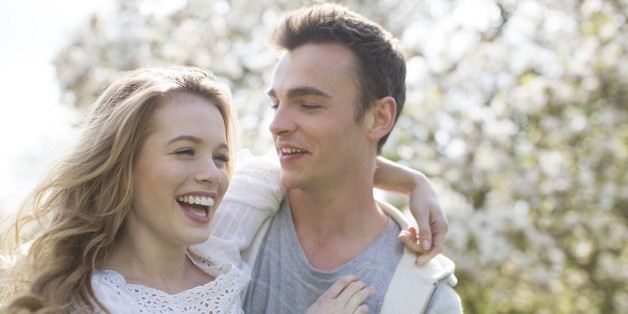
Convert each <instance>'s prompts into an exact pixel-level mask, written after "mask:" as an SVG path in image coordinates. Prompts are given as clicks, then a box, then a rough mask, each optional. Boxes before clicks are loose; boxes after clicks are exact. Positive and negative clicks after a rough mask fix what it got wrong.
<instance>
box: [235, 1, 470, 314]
mask: <svg viewBox="0 0 628 314" xmlns="http://www.w3.org/2000/svg"><path fill="white" fill-rule="evenodd" d="M275 35H276V36H275V42H276V44H277V45H278V46H280V47H281V48H283V49H285V50H286V52H285V54H284V56H283V58H282V59H281V61H280V62H279V64H278V65H277V67H276V70H275V74H274V79H273V83H272V87H271V89H270V91H269V93H268V94H269V96H270V98H271V99H272V101H273V103H274V106H273V108H274V109H275V117H274V120H273V121H272V123H271V125H270V131H271V132H272V134H273V137H274V140H275V145H276V149H277V153H278V154H279V157H280V161H281V183H282V185H283V186H284V187H285V188H286V189H287V195H286V197H285V199H284V201H283V203H282V206H281V208H280V209H279V211H278V212H277V213H276V214H275V215H274V216H273V217H272V218H271V219H270V220H269V221H268V222H267V223H266V224H265V225H264V226H263V227H262V228H261V229H260V231H259V232H258V234H257V236H256V239H255V241H254V243H253V245H252V246H251V248H250V250H249V252H247V253H246V254H247V255H248V257H247V258H248V261H249V265H251V267H252V269H253V276H252V277H253V278H252V282H251V283H250V285H249V288H248V291H247V296H246V301H245V307H244V308H245V312H246V313H304V312H305V309H307V308H308V307H309V306H310V305H311V304H312V303H314V301H316V299H317V298H318V297H319V296H320V295H321V294H322V293H323V292H324V291H325V290H327V289H328V288H329V287H330V286H331V284H332V283H333V282H334V281H335V280H336V279H338V278H339V277H341V276H343V275H347V274H354V275H356V276H357V277H358V278H360V279H361V280H362V281H364V282H366V283H368V284H370V285H371V286H372V287H374V290H375V292H374V293H373V294H372V295H371V296H370V297H369V298H368V300H367V305H368V307H369V312H373V313H379V312H382V313H410V312H414V313H420V312H426V313H459V312H461V311H462V309H461V305H460V299H459V297H458V296H457V294H456V293H455V291H454V290H453V289H452V288H451V287H450V286H449V284H455V277H453V263H452V262H451V261H450V260H449V259H447V258H446V257H444V256H442V255H439V256H436V257H435V258H434V259H432V260H431V261H430V262H429V263H428V264H427V265H426V266H424V267H415V266H414V260H413V258H411V257H409V256H410V255H411V256H412V257H413V256H414V254H410V253H409V252H407V251H404V248H403V245H402V243H401V242H400V241H399V240H398V238H397V235H398V234H399V232H400V230H402V229H403V228H405V227H406V226H407V224H408V222H407V221H406V220H405V219H406V218H405V217H403V216H401V215H399V214H398V213H397V211H396V210H395V209H391V208H389V207H388V206H389V205H386V204H379V203H378V202H376V201H375V200H374V198H373V192H372V190H373V173H374V171H375V166H376V158H377V155H378V153H379V151H380V149H381V147H382V145H383V144H384V142H385V141H386V139H387V137H388V134H389V133H390V131H391V130H392V128H393V126H394V124H395V122H396V120H397V118H398V116H399V113H400V112H401V110H402V108H403V104H404V101H405V85H404V84H405V62H404V59H403V57H402V55H401V53H400V52H399V50H398V49H397V48H395V46H394V45H393V43H392V39H391V37H390V35H389V34H388V33H387V32H386V31H384V30H383V29H382V28H381V27H380V26H379V25H377V24H375V23H373V22H370V21H368V20H367V19H366V18H364V17H362V16H360V15H358V14H356V13H353V12H350V11H348V10H347V9H345V8H343V7H340V6H337V5H331V4H325V5H318V6H313V7H309V8H305V9H302V10H299V11H296V12H294V13H293V14H291V15H290V16H288V17H287V19H286V20H285V21H284V22H283V23H282V24H281V25H280V26H279V27H278V29H277V30H276V33H275Z"/></svg>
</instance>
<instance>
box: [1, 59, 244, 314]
mask: <svg viewBox="0 0 628 314" xmlns="http://www.w3.org/2000/svg"><path fill="white" fill-rule="evenodd" d="M175 92H189V93H193V94H196V95H199V96H201V97H204V98H206V99H208V100H209V101H210V102H211V103H212V104H214V105H216V107H218V109H219V110H220V112H221V114H222V116H223V119H224V122H225V128H226V130H225V131H226V134H227V142H228V146H229V156H234V154H233V149H234V148H235V131H234V129H235V125H234V123H235V122H234V117H233V115H232V108H231V99H230V95H229V93H228V91H227V90H226V89H223V88H221V87H220V86H219V85H218V84H217V83H216V82H215V81H214V77H213V75H212V74H210V73H208V72H205V71H202V70H200V69H196V68H189V67H177V68H167V69H140V70H136V71H132V72H128V73H126V74H124V75H123V76H122V77H121V78H120V79H118V80H116V81H115V82H114V83H113V84H111V85H110V86H109V87H108V88H107V89H106V90H105V91H104V92H103V94H102V95H101V96H100V97H99V98H98V100H97V101H96V103H95V108H94V111H93V112H92V114H91V115H90V116H88V119H87V120H86V123H85V126H84V129H83V130H82V132H81V135H80V137H79V140H78V143H77V144H76V146H75V147H74V149H73V150H72V151H71V152H70V153H69V154H68V155H67V156H66V157H65V158H63V159H61V160H60V162H59V163H58V165H57V166H56V167H55V168H54V170H53V171H51V172H50V173H49V175H48V176H47V177H46V178H45V180H43V181H42V183H41V184H40V185H39V186H38V187H37V188H36V190H35V192H34V194H33V196H32V197H31V198H30V202H29V203H27V204H25V205H24V206H23V208H22V209H21V211H20V212H21V213H20V215H19V216H18V219H17V221H16V222H15V224H14V226H13V227H12V228H11V229H10V230H9V231H8V232H6V234H5V241H6V239H10V242H11V250H10V251H11V253H14V254H15V253H16V252H17V249H18V248H19V246H20V245H23V244H24V242H25V241H26V240H27V239H28V238H33V240H32V243H31V245H30V249H29V250H28V254H27V255H26V256H25V257H24V258H23V259H22V260H21V261H20V262H19V263H18V264H16V265H15V266H14V267H13V268H12V269H11V270H10V272H9V277H10V278H9V280H11V281H10V284H9V287H8V288H10V289H5V290H7V291H5V294H7V295H6V296H5V298H12V297H15V296H17V295H24V294H25V293H26V294H28V295H29V297H35V298H40V299H41V301H42V303H43V304H45V305H47V306H52V307H56V308H58V309H63V310H67V309H69V307H70V306H72V307H74V306H76V304H78V305H80V307H83V308H84V307H87V309H93V306H94V305H95V304H97V305H98V306H100V307H102V304H101V303H99V302H98V300H96V298H95V296H94V292H93V290H92V287H91V283H90V278H91V275H92V273H93V272H94V270H96V269H97V268H98V266H99V263H100V262H102V261H103V259H104V258H105V257H106V256H108V254H109V252H110V250H111V248H112V245H113V243H114V241H115V240H116V236H117V235H118V234H119V232H120V231H121V230H122V229H121V228H122V227H123V224H124V221H125V217H126V216H127V213H128V212H129V209H130V207H131V204H132V200H133V197H134V191H133V181H132V170H133V166H134V160H135V158H136V156H137V154H138V152H139V150H140V148H141V146H142V144H143V142H144V140H145V139H146V137H147V135H148V133H149V132H150V131H151V130H150V128H151V126H150V125H149V124H150V123H149V121H150V117H151V114H152V113H153V112H154V110H155V108H156V107H157V104H158V102H159V99H160V98H161V97H164V96H165V95H167V94H168V95H169V94H171V93H175ZM227 170H228V172H229V173H231V170H232V162H231V161H230V162H227ZM33 225H34V226H35V228H36V229H31V230H36V231H34V232H31V233H29V232H28V229H25V228H28V227H31V228H32V227H33ZM7 236H8V238H7ZM8 290H11V291H8ZM5 301H6V300H5ZM19 303H20V302H19V299H18V300H17V301H14V302H13V304H14V305H16V304H17V305H19ZM27 303H28V302H27ZM102 308H103V309H104V307H102Z"/></svg>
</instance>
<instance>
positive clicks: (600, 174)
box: [0, 0, 628, 313]
mask: <svg viewBox="0 0 628 314" xmlns="http://www.w3.org/2000/svg"><path fill="white" fill-rule="evenodd" d="M338 2H340V3H342V4H344V5H346V6H348V7H349V8H351V9H353V10H355V11H357V12H359V13H361V14H363V15H365V16H366V17H368V18H370V19H372V20H374V21H376V22H378V23H380V24H381V25H383V26H384V27H385V28H386V29H388V30H389V31H391V32H392V33H393V34H394V35H395V36H396V37H397V38H399V40H400V42H401V45H402V46H403V49H404V52H405V55H406V59H407V65H408V77H407V87H408V95H407V96H408V97H407V102H406V106H405V109H404V111H403V114H402V117H401V118H400V120H399V122H398V124H397V127H396V128H395V130H394V131H393V133H392V135H391V137H390V139H389V141H388V143H387V144H386V145H385V146H384V150H383V155H384V156H386V157H388V158H390V159H392V160H397V161H399V162H401V163H403V164H406V165H408V166H410V167H413V168H415V169H419V170H421V171H423V172H424V173H425V174H427V175H428V177H430V178H431V180H432V182H433V183H434V184H435V185H436V186H437V189H438V192H439V195H440V196H441V200H442V202H443V205H444V208H445V210H446V212H447V215H448V218H449V223H450V230H449V234H448V239H447V244H446V252H445V254H447V255H448V256H450V257H451V258H452V259H454V261H455V262H456V265H457V269H456V271H457V276H458V278H459V284H458V286H457V290H458V292H459V293H460V295H461V297H462V300H463V305H464V308H465V312H467V313H626V312H627V311H628V245H627V243H628V227H627V226H628V223H627V222H628V184H627V178H626V177H627V165H628V35H627V34H628V26H627V24H626V23H627V21H626V17H627V16H628V3H626V1H625V0H617V1H601V0H578V1H576V0H521V1H515V0H467V1H463V0H460V1H452V0H418V1H410V0H385V1H359V0H352V1H338ZM307 3H312V2H311V1H306V2H301V1H289V0H274V1H270V0H260V1H245V0H232V1H226V0H216V1H206V0H161V1H159V0H152V1H148V0H126V1H125V0H109V1H104V0H96V1H80V0H60V1H54V2H53V1H43V0H42V1H37V0H27V1H20V2H18V1H11V2H8V1H5V2H2V3H1V4H0V26H1V27H0V39H1V40H2V45H3V49H2V51H0V88H1V89H2V95H3V98H2V100H3V101H2V102H3V103H2V105H0V128H2V129H1V130H0V143H2V145H1V146H0V147H1V149H2V151H1V153H0V217H8V215H9V214H11V213H12V212H14V211H15V210H16V209H17V207H18V206H19V204H20V202H21V201H22V200H23V199H24V197H25V196H26V193H28V192H29V191H30V190H31V189H32V188H33V187H34V184H35V183H36V182H37V180H38V179H39V178H40V177H41V175H42V173H43V172H44V171H45V169H46V166H47V165H49V163H50V161H51V160H53V159H54V158H55V157H56V156H57V155H58V154H59V153H61V152H62V151H63V150H64V149H65V148H67V145H68V144H69V143H71V142H72V139H73V137H74V135H75V128H76V125H77V123H78V121H79V117H80V116H81V114H82V113H83V112H84V111H85V110H89V109H90V105H91V103H92V102H93V101H94V100H95V97H96V96H97V95H98V94H99V93H100V92H101V91H102V89H103V88H104V87H105V86H106V85H107V83H108V82H110V81H111V80H112V79H113V78H115V77H116V75H117V74H118V73H119V72H120V71H121V70H130V69H134V68H137V67H141V66H158V65H171V64H187V65H195V66H200V67H203V68H207V69H210V70H211V71H213V72H214V73H216V74H217V75H218V76H219V77H220V78H221V80H222V81H223V82H224V83H225V84H228V85H229V86H230V87H231V89H232V93H233V97H234V101H235V104H236V107H237V110H238V113H239V120H240V133H241V146H242V147H244V148H249V149H251V150H253V151H254V152H257V153H263V152H266V151H267V150H268V149H269V147H270V145H271V141H270V136H269V132H268V131H267V126H268V123H269V121H270V118H271V116H272V112H271V111H270V110H269V102H268V100H267V98H266V96H265V91H266V88H267V86H268V84H269V83H270V80H271V74H272V68H273V65H274V63H275V62H276V60H277V57H278V56H279V54H278V52H277V51H275V50H274V49H273V48H271V47H270V45H269V43H268V36H269V33H270V30H272V28H273V27H274V26H275V25H276V24H277V23H278V22H279V20H280V19H281V17H282V16H284V15H285V14H286V13H287V12H289V11H290V10H292V9H295V8H298V7H299V6H301V5H303V4H307ZM391 200H392V201H393V202H398V204H399V205H400V206H402V207H403V206H405V203H404V202H405V200H404V199H403V198H400V197H399V196H394V195H393V196H391Z"/></svg>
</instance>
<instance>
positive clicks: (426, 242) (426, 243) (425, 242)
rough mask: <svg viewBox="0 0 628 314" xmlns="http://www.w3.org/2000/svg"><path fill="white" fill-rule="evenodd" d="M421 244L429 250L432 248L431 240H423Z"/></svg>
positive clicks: (424, 248)
mask: <svg viewBox="0 0 628 314" xmlns="http://www.w3.org/2000/svg"><path fill="white" fill-rule="evenodd" d="M421 246H422V247H423V250H425V251H427V250H429V249H430V248H431V246H432V245H431V243H430V240H423V241H421Z"/></svg>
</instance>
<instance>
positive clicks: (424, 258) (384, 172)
mask: <svg viewBox="0 0 628 314" xmlns="http://www.w3.org/2000/svg"><path fill="white" fill-rule="evenodd" d="M374 182H375V186H376V187H378V188H381V189H384V190H387V191H392V192H400V193H403V194H405V195H407V196H409V198H410V204H409V205H410V211H411V212H412V215H413V216H414V218H415V219H416V221H417V223H418V226H419V234H418V237H417V234H416V230H414V228H412V227H411V228H408V229H406V230H402V232H401V235H400V239H401V241H403V243H404V244H405V246H406V247H408V248H409V249H411V250H413V251H414V252H417V253H420V255H419V257H417V264H418V265H424V264H425V263H427V262H428V261H429V260H430V259H432V258H433V257H434V256H436V255H437V254H439V253H440V252H441V251H442V250H443V245H444V242H445V236H446V234H447V228H448V223H447V218H446V217H445V214H444V213H443V210H442V208H441V205H440V200H439V198H438V195H436V191H435V190H434V187H433V186H432V184H431V183H430V181H429V180H428V179H427V177H426V176H425V175H424V174H423V173H421V172H419V171H416V170H413V169H410V168H408V167H404V166H402V165H399V164H397V163H394V162H392V161H390V160H388V159H385V158H383V157H378V158H377V170H376V171H375V181H374Z"/></svg>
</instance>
